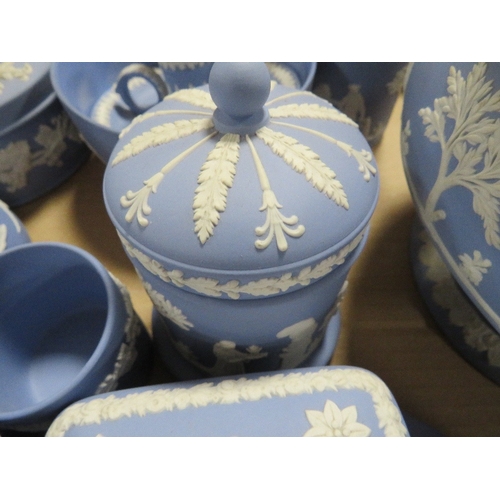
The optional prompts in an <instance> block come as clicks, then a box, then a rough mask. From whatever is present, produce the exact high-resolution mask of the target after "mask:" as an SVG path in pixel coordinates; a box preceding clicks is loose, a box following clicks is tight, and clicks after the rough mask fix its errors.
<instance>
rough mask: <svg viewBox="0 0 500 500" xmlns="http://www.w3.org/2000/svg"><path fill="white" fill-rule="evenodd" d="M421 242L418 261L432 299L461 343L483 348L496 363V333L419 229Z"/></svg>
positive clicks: (499, 344)
mask: <svg viewBox="0 0 500 500" xmlns="http://www.w3.org/2000/svg"><path fill="white" fill-rule="evenodd" d="M419 236H420V239H421V241H422V242H423V244H422V246H421V247H420V249H419V251H418V258H419V260H420V262H421V263H422V264H423V265H424V266H425V267H426V270H425V277H426V278H427V279H428V280H430V281H431V282H432V283H433V285H432V299H433V300H434V302H435V303H436V304H437V305H438V306H440V307H441V308H443V309H444V310H446V311H448V320H449V321H450V323H451V324H452V325H455V326H457V327H459V328H461V329H462V333H463V339H464V341H465V343H466V344H467V345H468V346H469V347H471V348H472V349H474V350H475V351H477V352H479V353H482V352H486V354H487V357H488V363H489V364H490V365H492V366H495V367H500V336H499V335H498V333H497V331H496V330H494V329H493V328H492V327H491V325H490V324H489V323H488V322H487V321H486V320H485V319H484V318H483V316H482V315H481V314H479V313H478V311H477V309H475V308H474V307H473V306H472V304H471V303H470V302H469V301H468V300H467V299H466V298H465V296H464V294H463V292H462V290H461V289H460V287H459V285H458V284H457V282H456V280H455V279H454V278H453V276H452V275H451V273H450V271H449V270H448V268H447V267H446V264H445V263H444V262H443V260H442V259H441V258H440V256H439V254H438V253H437V251H436V249H435V248H434V246H433V243H432V241H431V239H430V236H429V234H428V233H427V232H426V231H422V232H421V233H420V235H419Z"/></svg>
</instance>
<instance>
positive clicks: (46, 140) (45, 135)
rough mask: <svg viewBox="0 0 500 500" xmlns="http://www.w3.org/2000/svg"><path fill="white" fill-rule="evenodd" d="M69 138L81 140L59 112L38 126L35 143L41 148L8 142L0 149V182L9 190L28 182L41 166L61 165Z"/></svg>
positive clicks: (22, 142)
mask: <svg viewBox="0 0 500 500" xmlns="http://www.w3.org/2000/svg"><path fill="white" fill-rule="evenodd" d="M66 140H71V141H74V142H81V139H80V137H79V135H78V131H77V129H76V127H75V126H74V125H73V123H72V122H71V121H70V119H69V118H68V116H67V115H66V114H60V115H58V116H56V117H54V118H52V120H51V121H50V125H46V124H42V125H40V127H39V128H38V133H37V135H36V136H35V142H36V143H37V144H38V145H40V146H41V149H38V148H37V149H36V150H31V148H30V145H29V143H28V141H16V142H11V143H9V144H8V145H7V146H6V147H5V148H3V149H0V183H1V184H5V185H6V186H7V187H6V190H7V192H9V193H14V192H16V191H17V190H19V189H22V188H25V187H26V186H27V185H28V174H29V172H30V171H31V170H32V169H34V168H36V167H40V166H45V167H55V168H57V167H62V166H63V165H64V163H63V161H62V159H61V156H62V154H63V153H64V152H65V151H66V149H67V145H66Z"/></svg>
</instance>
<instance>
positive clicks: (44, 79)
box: [0, 62, 52, 131]
mask: <svg viewBox="0 0 500 500" xmlns="http://www.w3.org/2000/svg"><path fill="white" fill-rule="evenodd" d="M50 64H51V63H48V62H0V131H1V130H2V129H4V128H5V127H8V126H9V125H11V124H12V123H14V122H16V121H18V120H19V119H21V118H22V117H23V116H24V115H25V114H27V113H29V112H30V111H31V110H32V109H33V108H34V107H35V106H36V104H38V103H39V102H40V101H41V100H43V99H44V98H45V97H47V96H48V95H49V94H50V93H51V91H52V87H51V85H50Z"/></svg>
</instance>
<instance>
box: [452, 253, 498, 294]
mask: <svg viewBox="0 0 500 500" xmlns="http://www.w3.org/2000/svg"><path fill="white" fill-rule="evenodd" d="M458 258H459V259H460V261H461V264H460V266H459V268H460V269H461V271H462V273H463V274H464V276H466V277H467V279H468V280H469V281H470V282H471V283H472V284H473V285H475V286H478V285H479V283H481V281H482V279H483V274H486V273H487V272H488V269H489V268H490V267H491V265H492V264H491V260H489V259H483V257H482V255H481V252H480V251H479V250H474V252H473V257H471V256H470V255H468V254H466V253H464V254H462V255H459V256H458Z"/></svg>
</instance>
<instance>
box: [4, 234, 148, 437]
mask: <svg viewBox="0 0 500 500" xmlns="http://www.w3.org/2000/svg"><path fill="white" fill-rule="evenodd" d="M149 346H150V338H149V336H148V334H147V332H146V330H145V328H144V326H143V325H142V323H141V322H140V320H139V318H138V317H137V315H136V314H135V312H134V310H133V308H132V305H131V301H130V297H129V295H128V292H127V291H126V290H125V288H124V286H123V285H122V284H121V283H120V282H118V281H117V280H116V279H115V278H113V277H112V276H111V275H110V274H109V273H108V271H107V270H106V269H105V268H104V267H103V266H102V264H100V262H99V261H98V260H97V259H96V258H95V257H93V256H92V255H90V254H88V253H87V252H85V251H84V250H82V249H79V248H77V247H73V246H71V245H66V244H61V243H29V244H25V245H20V246H18V247H16V248H12V249H10V250H7V251H5V252H3V253H1V254H0V380H1V382H2V383H1V384H0V429H2V430H4V429H7V430H16V431H26V432H40V431H43V430H45V429H46V428H47V427H48V425H49V424H50V422H51V420H52V419H53V418H54V417H55V416H56V415H57V414H58V413H59V412H60V411H61V410H63V409H64V408H65V407H66V406H68V405H70V404H71V403H73V402H74V401H76V400H78V399H81V398H82V397H87V396H90V395H94V394H101V393H103V392H108V391H111V390H114V389H117V388H119V387H120V386H122V387H123V386H128V387H133V386H134V385H135V383H136V382H137V383H138V384H143V383H145V376H144V375H145V373H146V372H145V370H144V365H145V363H146V357H147V353H148V352H149ZM148 361H149V360H148Z"/></svg>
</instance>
